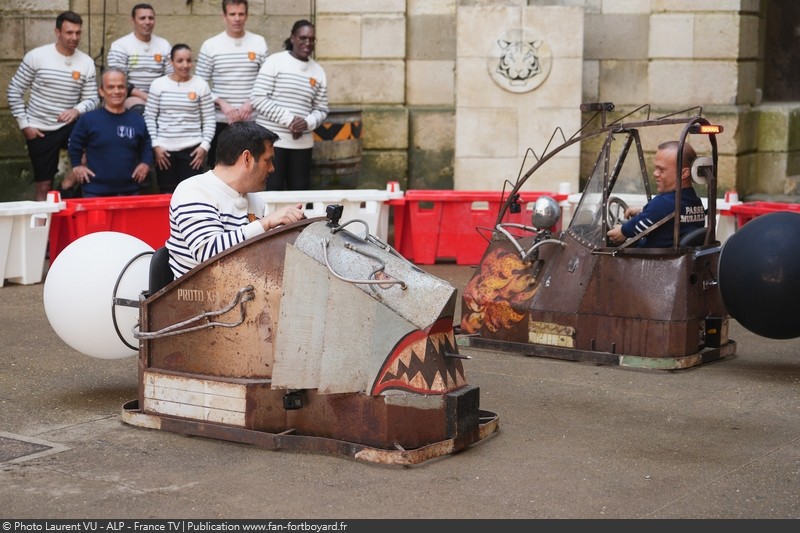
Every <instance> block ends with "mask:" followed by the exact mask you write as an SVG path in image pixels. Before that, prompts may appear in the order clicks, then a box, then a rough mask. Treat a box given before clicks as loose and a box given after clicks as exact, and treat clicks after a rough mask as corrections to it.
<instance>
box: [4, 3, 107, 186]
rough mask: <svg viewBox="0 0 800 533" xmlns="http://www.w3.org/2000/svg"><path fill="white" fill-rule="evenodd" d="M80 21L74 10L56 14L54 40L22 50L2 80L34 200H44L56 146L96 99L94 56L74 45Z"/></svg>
mask: <svg viewBox="0 0 800 533" xmlns="http://www.w3.org/2000/svg"><path fill="white" fill-rule="evenodd" d="M82 27H83V19H82V18H81V16H80V15H78V14H77V13H74V12H72V11H65V12H63V13H61V14H60V15H58V17H56V29H55V34H56V42H55V44H46V45H44V46H40V47H38V48H34V49H33V50H31V51H30V52H28V53H27V54H25V57H23V59H22V64H20V66H19V68H18V69H17V72H16V73H15V74H14V76H13V77H12V78H11V83H9V85H8V104H9V107H11V113H12V115H14V118H15V119H17V123H18V124H19V127H20V130H22V134H23V135H24V136H25V140H26V142H27V145H28V154H29V155H30V158H31V162H32V164H33V181H34V188H35V193H34V199H35V200H36V201H44V200H46V199H47V191H49V190H51V189H52V188H53V179H54V178H55V175H56V173H57V172H58V160H59V152H60V151H61V150H62V149H66V148H67V142H68V139H69V135H70V133H71V132H72V128H73V127H74V125H75V121H76V120H77V119H78V117H79V116H80V115H82V114H83V113H86V112H87V111H91V110H93V109H94V108H95V107H97V104H98V103H99V101H100V99H99V97H98V95H97V79H96V73H95V72H96V68H95V65H94V61H93V60H92V58H91V57H89V56H88V55H86V54H84V53H83V52H81V51H80V50H78V45H79V44H80V41H81V30H82ZM26 92H27V93H28V100H27V103H26V101H25V94H26Z"/></svg>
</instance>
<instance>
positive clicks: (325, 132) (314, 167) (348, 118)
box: [311, 108, 363, 189]
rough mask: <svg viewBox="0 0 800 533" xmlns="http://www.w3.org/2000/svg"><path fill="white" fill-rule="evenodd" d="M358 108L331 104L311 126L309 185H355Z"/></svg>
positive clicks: (359, 123) (359, 130)
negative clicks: (311, 145) (312, 133)
mask: <svg viewBox="0 0 800 533" xmlns="http://www.w3.org/2000/svg"><path fill="white" fill-rule="evenodd" d="M362 134H363V123H362V121H361V110H360V109H354V108H331V109H330V110H329V111H328V116H327V118H326V119H325V121H324V122H323V123H322V124H320V126H319V127H318V128H317V129H316V130H314V149H313V155H312V163H311V186H312V188H314V189H356V188H358V187H357V186H358V177H359V174H360V172H361V145H362V140H361V138H362Z"/></svg>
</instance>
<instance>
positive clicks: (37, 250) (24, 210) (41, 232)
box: [0, 201, 66, 287]
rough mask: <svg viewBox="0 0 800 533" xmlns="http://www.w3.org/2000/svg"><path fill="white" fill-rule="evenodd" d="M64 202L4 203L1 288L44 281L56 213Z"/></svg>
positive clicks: (0, 214)
mask: <svg viewBox="0 0 800 533" xmlns="http://www.w3.org/2000/svg"><path fill="white" fill-rule="evenodd" d="M65 207H66V204H65V203H64V202H31V201H21V202H0V287H2V286H4V285H5V280H9V281H11V282H13V283H19V284H21V285H32V284H34V283H39V282H40V281H42V275H43V273H44V259H45V251H46V250H47V237H48V234H49V232H50V218H51V216H52V214H53V213H55V212H57V211H60V210H62V209H64V208H65Z"/></svg>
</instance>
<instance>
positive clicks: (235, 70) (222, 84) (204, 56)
mask: <svg viewBox="0 0 800 533" xmlns="http://www.w3.org/2000/svg"><path fill="white" fill-rule="evenodd" d="M266 58H267V41H266V40H265V39H264V37H262V36H261V35H257V34H255V33H251V32H249V31H246V32H245V33H244V36H243V37H242V38H241V39H235V38H233V37H231V36H230V35H228V34H227V33H225V32H222V33H220V34H219V35H215V36H214V37H211V38H210V39H207V40H206V41H205V42H204V43H203V45H202V46H201V47H200V54H199V55H198V56H197V67H196V68H195V72H194V73H195V75H196V76H199V77H201V78H203V79H204V80H206V81H207V82H208V85H209V86H210V87H211V93H212V96H213V98H214V100H215V101H216V99H217V98H222V99H223V100H225V101H226V102H228V103H229V104H230V105H232V106H233V107H234V108H239V107H240V106H241V105H242V104H243V103H245V102H247V100H248V99H249V98H250V91H251V90H252V89H253V83H254V82H255V79H256V76H258V70H259V69H260V68H261V65H262V64H263V63H264V60H265V59H266ZM254 118H255V111H254V112H253V117H251V120H252V119H254ZM217 122H228V119H227V117H226V116H225V113H223V112H222V111H221V110H220V109H217Z"/></svg>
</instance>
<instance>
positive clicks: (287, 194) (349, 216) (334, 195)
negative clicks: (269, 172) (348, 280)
mask: <svg viewBox="0 0 800 533" xmlns="http://www.w3.org/2000/svg"><path fill="white" fill-rule="evenodd" d="M392 189H393V190H391V191H390V190H386V191H382V190H380V189H340V190H313V191H264V192H258V193H255V194H256V195H257V196H259V197H261V198H263V199H264V202H265V203H266V204H267V213H271V212H273V211H275V210H276V209H280V208H281V207H284V206H287V205H295V204H297V203H301V202H302V203H303V204H304V207H305V214H306V216H307V217H308V218H312V217H324V216H325V215H326V212H325V210H326V208H327V207H328V206H329V205H332V204H339V205H341V206H342V207H343V208H344V210H343V211H342V218H341V219H340V220H339V223H340V224H342V223H344V222H347V221H348V220H353V219H358V220H363V221H364V222H366V223H367V225H368V226H369V232H370V233H371V234H372V235H375V236H376V237H378V238H379V239H381V240H382V241H384V242H386V240H387V239H388V236H389V205H388V204H386V202H387V201H388V200H396V199H399V198H402V197H403V191H401V190H399V189H397V188H396V187H392ZM348 230H350V231H352V232H353V233H355V234H356V235H362V234H363V233H364V227H363V225H361V224H357V223H353V224H351V225H350V226H349V227H348Z"/></svg>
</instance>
